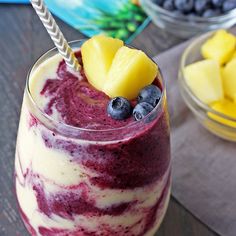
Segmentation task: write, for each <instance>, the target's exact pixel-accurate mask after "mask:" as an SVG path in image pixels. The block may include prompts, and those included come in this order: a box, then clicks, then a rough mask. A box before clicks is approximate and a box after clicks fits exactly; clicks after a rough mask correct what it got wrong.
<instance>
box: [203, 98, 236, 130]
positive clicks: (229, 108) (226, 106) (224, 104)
mask: <svg viewBox="0 0 236 236" xmlns="http://www.w3.org/2000/svg"><path fill="white" fill-rule="evenodd" d="M211 108H212V109H213V110H216V111H218V112H220V113H222V114H224V115H226V116H229V117H231V118H233V119H236V104H235V103H233V102H231V101H230V100H227V99H223V100H221V101H218V102H215V103H213V104H212V105H211ZM208 116H209V117H210V118H212V119H214V120H216V121H218V122H220V123H222V124H225V125H228V126H231V127H235V128H236V121H231V120H227V119H225V118H223V117H220V116H218V115H216V114H213V113H211V112H208Z"/></svg>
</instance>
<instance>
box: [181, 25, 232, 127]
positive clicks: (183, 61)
mask: <svg viewBox="0 0 236 236" xmlns="http://www.w3.org/2000/svg"><path fill="white" fill-rule="evenodd" d="M215 32H217V30H215V31H211V32H208V33H206V34H203V35H202V36H200V37H197V38H195V39H194V40H193V41H192V42H191V43H190V44H189V45H188V46H187V48H186V49H185V50H184V52H183V55H182V57H181V60H180V73H179V76H178V77H179V80H180V81H181V84H182V85H183V88H184V89H185V91H186V92H187V93H188V94H189V96H190V97H191V99H192V100H193V101H194V102H195V103H196V104H197V105H198V106H199V107H200V108H202V109H203V110H205V111H206V112H209V113H212V114H214V115H216V116H218V117H220V118H222V119H225V120H228V121H232V122H236V119H235V118H233V117H230V116H228V115H225V114H223V113H221V112H219V111H216V110H215V109H213V108H211V107H210V106H209V105H207V104H206V103H204V102H202V101H201V100H200V99H199V98H198V97H197V96H196V95H195V94H194V93H193V92H192V90H191V88H190V87H189V86H188V84H187V83H186V80H185V77H184V67H185V64H186V60H187V57H188V56H189V54H190V53H191V50H192V49H193V48H194V46H195V45H196V44H197V43H198V42H200V41H201V40H204V39H208V38H209V37H210V36H211V35H213V34H214V33H215ZM221 124H222V123H221ZM223 125H225V126H227V127H228V125H226V124H223ZM231 128H233V127H231Z"/></svg>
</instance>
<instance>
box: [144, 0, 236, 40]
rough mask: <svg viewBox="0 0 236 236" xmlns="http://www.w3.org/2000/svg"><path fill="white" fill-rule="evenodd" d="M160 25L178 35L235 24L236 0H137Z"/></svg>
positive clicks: (187, 35)
mask: <svg viewBox="0 0 236 236" xmlns="http://www.w3.org/2000/svg"><path fill="white" fill-rule="evenodd" d="M140 2H141V5H142V7H143V9H144V10H145V11H146V13H147V14H148V15H149V16H150V17H151V19H152V21H153V22H154V23H155V24H156V25H157V26H158V27H160V28H163V29H165V30H166V31H168V32H170V33H172V34H174V35H176V36H178V37H181V38H189V37H192V36H194V35H197V34H201V33H204V32H207V31H212V30H216V29H219V28H230V27H232V26H233V25H234V24H236V0H140Z"/></svg>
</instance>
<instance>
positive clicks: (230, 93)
mask: <svg viewBox="0 0 236 236" xmlns="http://www.w3.org/2000/svg"><path fill="white" fill-rule="evenodd" d="M222 79H223V86H224V92H225V95H226V96H227V97H229V98H231V99H232V100H233V99H234V96H235V94H236V59H235V58H234V59H232V60H231V61H230V62H229V63H227V64H226V66H225V67H224V68H223V70H222Z"/></svg>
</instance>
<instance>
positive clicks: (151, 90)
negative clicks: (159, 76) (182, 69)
mask: <svg viewBox="0 0 236 236" xmlns="http://www.w3.org/2000/svg"><path fill="white" fill-rule="evenodd" d="M160 99H161V90H160V89H159V88H158V87H157V86H155V85H153V84H151V85H148V86H146V87H144V88H143V89H142V90H141V91H140V92H139V95H138V103H141V102H147V103H149V104H150V105H152V106H153V107H155V106H156V105H157V104H158V102H159V101H160Z"/></svg>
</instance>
